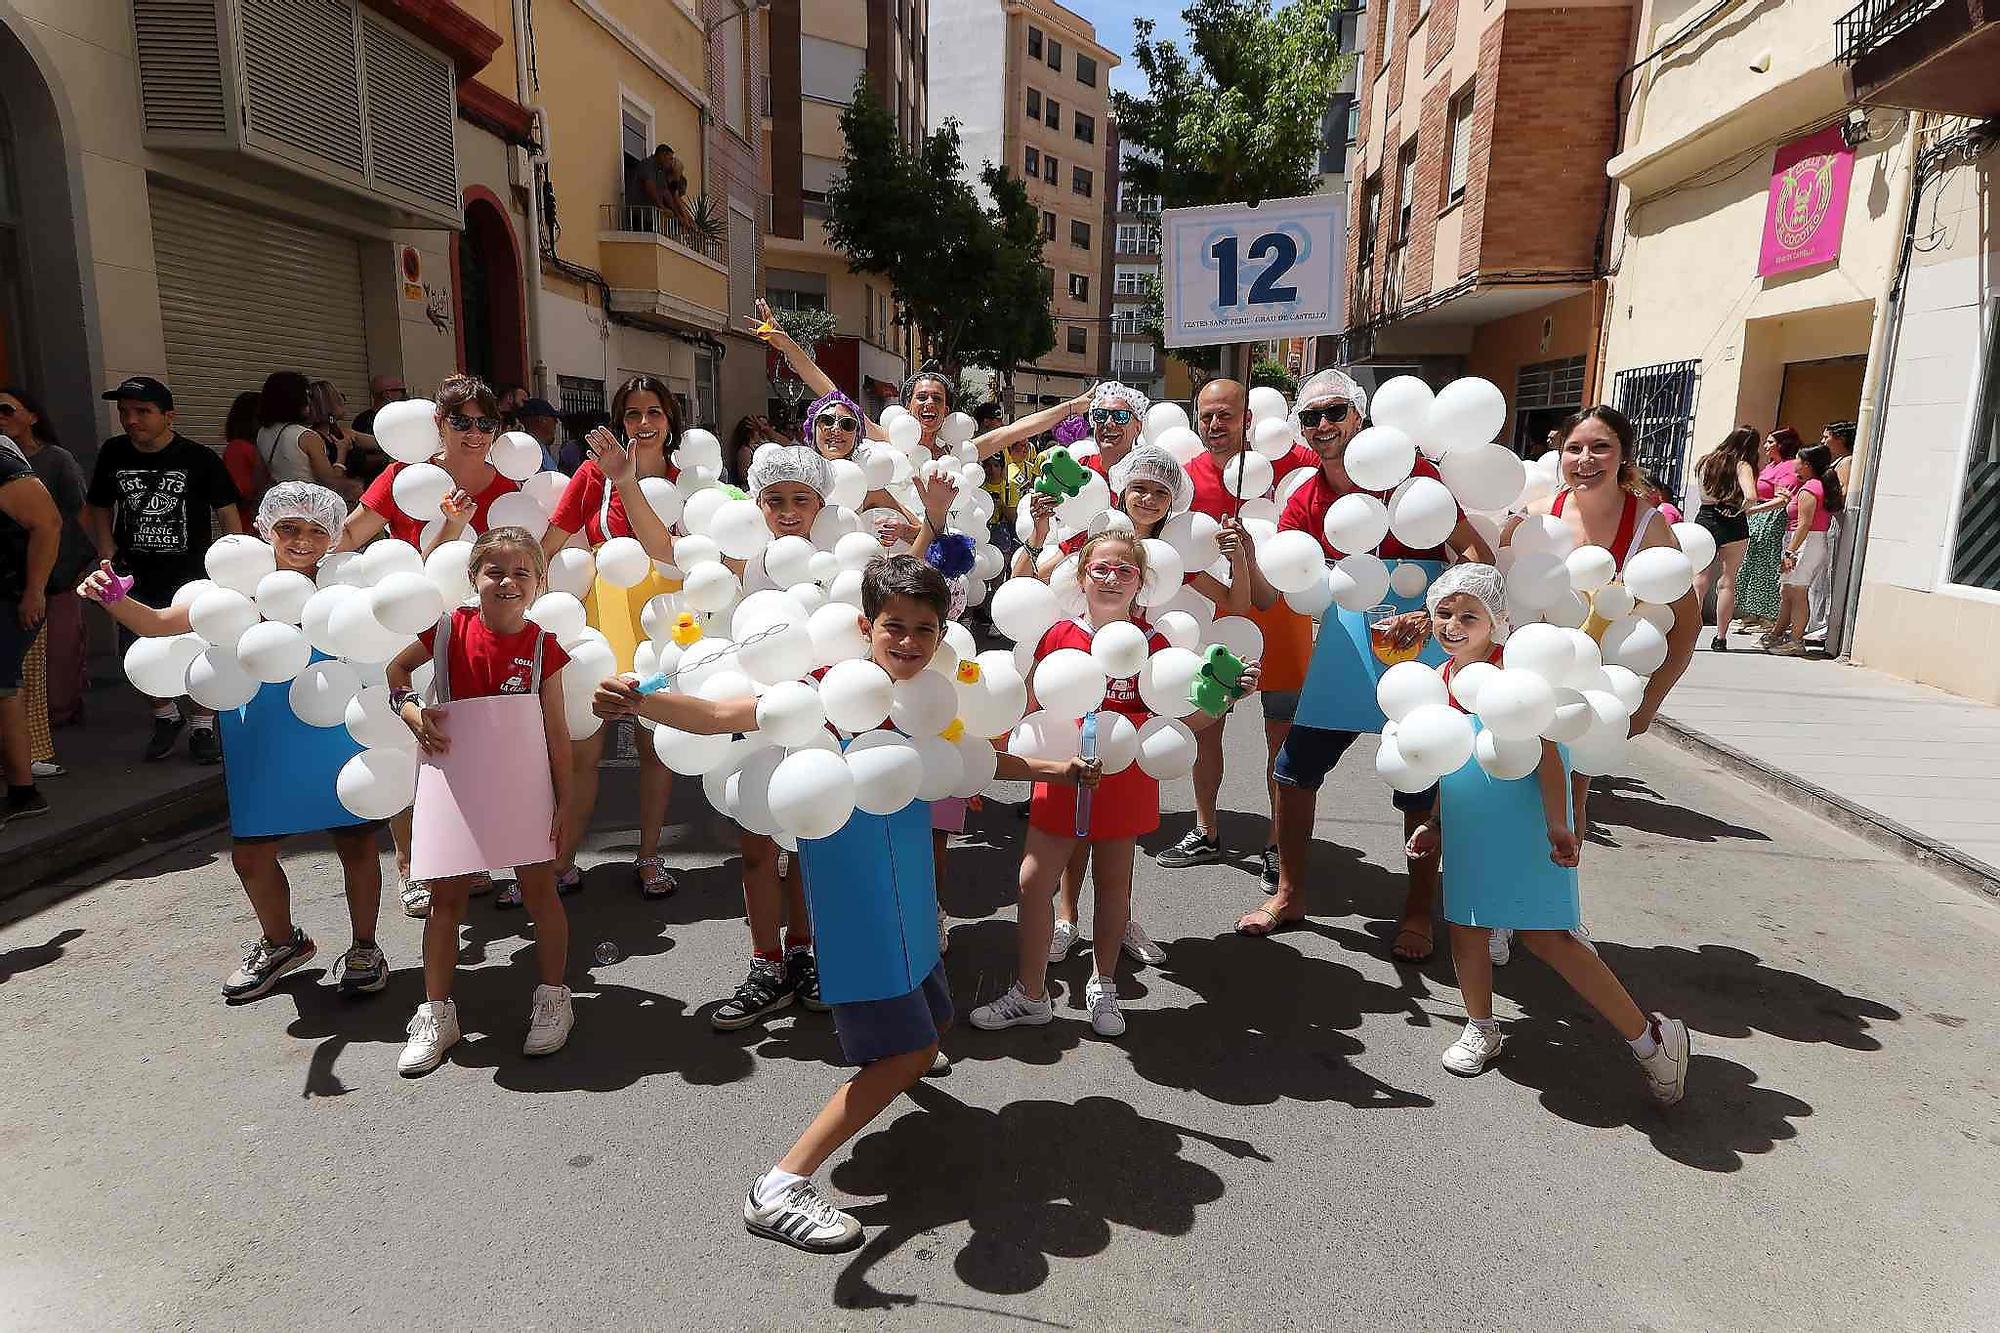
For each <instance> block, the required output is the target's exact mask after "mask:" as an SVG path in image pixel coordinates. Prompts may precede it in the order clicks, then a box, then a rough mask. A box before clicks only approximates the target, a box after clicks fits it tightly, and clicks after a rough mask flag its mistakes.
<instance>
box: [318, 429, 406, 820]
mask: <svg viewBox="0 0 2000 1333" xmlns="http://www.w3.org/2000/svg"><path fill="white" fill-rule="evenodd" d="M391 406H394V404H391ZM378 420H379V418H378ZM333 785H334V794H335V795H337V796H338V797H339V798H340V803H341V804H342V805H344V806H346V807H347V809H348V811H349V812H350V813H351V814H353V815H354V816H355V817H356V818H359V819H387V818H389V817H390V816H391V815H398V814H401V813H402V812H403V811H405V810H407V809H409V808H410V802H412V801H414V800H415V799H416V795H417V756H416V752H415V751H414V750H408V749H403V748H401V747H385V748H383V749H379V750H363V751H362V752H361V753H360V754H357V755H355V756H354V757H353V758H352V759H350V760H348V761H347V762H346V763H345V764H343V765H342V766H341V769H340V773H339V775H338V776H336V777H335V778H334V784H333Z"/></svg>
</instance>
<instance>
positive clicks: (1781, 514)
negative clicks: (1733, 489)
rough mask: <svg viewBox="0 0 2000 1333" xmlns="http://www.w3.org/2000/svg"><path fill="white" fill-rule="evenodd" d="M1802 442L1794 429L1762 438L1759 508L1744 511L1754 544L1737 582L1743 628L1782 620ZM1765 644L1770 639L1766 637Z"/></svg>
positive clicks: (1784, 428) (1745, 554) (1785, 428)
mask: <svg viewBox="0 0 2000 1333" xmlns="http://www.w3.org/2000/svg"><path fill="white" fill-rule="evenodd" d="M1803 447H1804V441H1802V440H1800V439H1799V433H1798V432H1797V431H1795V430H1793V429H1792V428H1791V427H1790V426H1780V427H1778V428H1777V429H1776V430H1774V431H1772V432H1771V433H1770V434H1769V435H1767V436H1765V437H1764V450H1763V454H1762V456H1761V467H1762V470H1761V471H1759V472H1758V473H1757V503H1756V504H1754V505H1751V506H1750V507H1749V508H1747V509H1746V510H1744V514H1745V516H1746V517H1747V518H1748V519H1749V520H1750V544H1749V546H1747V547H1746V548H1744V551H1743V563H1742V565H1741V566H1740V567H1739V568H1738V571H1737V576H1736V610H1737V613H1738V614H1739V615H1740V616H1741V617H1742V619H1743V620H1744V622H1745V623H1747V624H1750V625H1763V626H1766V627H1769V626H1773V625H1775V624H1776V623H1777V620H1778V575H1779V573H1780V570H1779V568H1778V566H1779V563H1780V562H1781V560H1782V559H1783V556H1784V545H1785V507H1786V506H1787V505H1789V504H1790V503H1791V502H1792V491H1793V489H1794V488H1795V487H1796V486H1797V485H1798V467H1797V462H1796V460H1797V459H1798V456H1799V450H1800V449H1801V448H1803ZM1765 637H1766V638H1768V637H1769V635H1766V636H1765Z"/></svg>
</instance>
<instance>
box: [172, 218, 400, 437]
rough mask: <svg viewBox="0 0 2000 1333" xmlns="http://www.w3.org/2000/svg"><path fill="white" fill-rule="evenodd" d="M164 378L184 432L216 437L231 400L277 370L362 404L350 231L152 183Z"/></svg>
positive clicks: (354, 407)
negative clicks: (319, 382)
mask: <svg viewBox="0 0 2000 1333" xmlns="http://www.w3.org/2000/svg"><path fill="white" fill-rule="evenodd" d="M148 194H149V196H150V198H151V202H152V210H153V256H154V259H155V261H156V262H157V264H158V266H159V275H160V319H161V322H162V324H164V325H165V329H166V342H167V383H168V384H169V385H170V386H171V387H172V388H173V391H174V405H175V408H176V409H177V414H178V415H177V422H178V425H179V429H180V431H181V433H182V434H183V435H186V436H187V437H188V438H190V439H195V440H200V441H202V442H203V443H206V444H215V443H219V442H220V441H221V439H222V422H223V418H224V417H225V416H227V415H228V412H229V404H230V403H231V402H233V401H234V400H235V398H236V395H237V394H239V393H242V392H244V391H245V390H255V389H257V388H259V387H261V386H262V385H263V383H264V377H265V376H266V375H268V374H270V373H271V372H272V371H274V370H297V371H302V372H304V374H305V375H306V376H307V377H308V378H310V379H327V380H332V381H333V382H334V384H335V385H337V386H339V388H340V392H341V393H342V394H343V395H344V396H345V397H346V399H347V404H348V410H349V411H351V412H360V411H361V410H362V409H363V408H365V407H366V406H367V405H368V339H367V334H366V332H365V329H364V323H363V318H362V309H361V247H360V245H359V244H358V243H357V242H356V241H354V240H353V239H352V238H351V237H346V236H340V235H336V234H333V233H330V232H323V231H314V230H312V229H311V228H310V227H305V226H301V225H299V224H298V223H295V222H287V221H282V220H280V219H278V218H274V217H270V216H267V215H265V214H262V213H253V212H251V211H250V210H248V209H245V208H242V207H239V206H235V205H228V204H218V203H214V202H212V201H210V200H208V199H203V198H199V197H197V196H195V195H191V194H184V193H182V192H180V191H178V190H170V189H164V188H162V187H160V186H157V185H155V186H152V187H150V188H149V190H148Z"/></svg>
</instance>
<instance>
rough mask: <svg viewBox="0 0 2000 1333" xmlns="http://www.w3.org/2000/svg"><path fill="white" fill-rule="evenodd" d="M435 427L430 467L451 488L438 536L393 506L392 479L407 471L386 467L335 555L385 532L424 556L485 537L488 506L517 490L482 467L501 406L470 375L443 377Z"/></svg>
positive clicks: (486, 466)
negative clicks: (436, 443)
mask: <svg viewBox="0 0 2000 1333" xmlns="http://www.w3.org/2000/svg"><path fill="white" fill-rule="evenodd" d="M437 426H438V437H439V438H440V440H442V441H443V444H444V447H443V448H442V449H440V450H439V451H438V452H437V454H436V455H435V456H434V457H432V459H431V462H433V463H435V464H437V465H438V466H439V467H441V468H443V469H444V470H445V471H446V472H448V473H450V474H451V482H452V491H451V494H449V495H447V496H445V498H444V521H443V522H442V523H441V524H440V525H439V526H438V529H437V531H436V532H435V533H433V534H432V535H431V536H430V537H429V538H428V539H426V537H425V535H424V534H425V530H426V528H427V527H428V526H429V525H428V524H426V523H425V522H424V521H423V520H422V519H418V518H412V517H410V516H409V515H408V514H405V513H404V512H403V510H402V508H401V506H399V505H398V504H397V503H396V478H397V477H398V476H399V475H401V473H402V471H403V469H404V468H406V467H408V466H410V465H409V464H408V463H391V464H389V466H388V467H386V468H384V469H383V470H382V473H381V475H380V476H378V477H376V478H375V480H374V481H373V482H370V483H369V486H368V489H367V490H366V491H364V492H363V493H362V495H361V506H360V508H358V509H356V510H355V511H354V512H353V513H351V514H349V515H348V516H347V523H346V525H345V526H343V527H342V528H341V530H340V540H339V542H337V543H335V546H334V549H335V550H340V551H358V550H360V549H361V548H362V547H363V546H365V545H367V544H368V543H369V542H371V541H373V540H374V539H375V538H376V537H377V536H378V535H380V533H381V532H382V531H383V529H385V528H386V529H388V532H389V535H390V536H391V537H394V538H395V539H396V540H398V541H405V542H408V543H409V544H410V545H412V546H414V547H416V548H417V549H418V550H420V551H422V552H423V553H424V554H425V555H429V554H430V553H431V552H432V551H433V550H435V549H436V548H437V547H438V546H439V545H440V544H441V543H444V542H449V541H457V540H458V539H459V538H461V537H464V538H468V539H469V538H472V537H476V536H478V535H479V534H480V533H482V532H484V531H486V511H487V510H488V509H490V508H492V506H493V502H494V501H495V500H498V499H499V498H500V497H501V496H503V495H509V494H511V493H513V492H514V491H518V490H520V489H521V487H520V484H519V483H518V482H513V481H509V480H508V479H507V478H505V477H503V476H501V475H500V474H499V472H497V471H495V470H494V468H493V465H492V464H490V463H488V462H487V461H486V451H487V450H488V449H491V448H492V447H493V441H494V438H495V437H496V436H498V435H499V434H500V402H499V400H498V399H497V398H496V397H494V394H493V390H492V389H490V388H488V387H487V386H486V383H485V381H483V380H481V379H479V378H478V377H477V376H473V375H448V376H446V377H445V381H444V383H442V384H440V385H438V392H437Z"/></svg>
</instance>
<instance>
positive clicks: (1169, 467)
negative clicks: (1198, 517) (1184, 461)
mask: <svg viewBox="0 0 2000 1333" xmlns="http://www.w3.org/2000/svg"><path fill="white" fill-rule="evenodd" d="M1134 477H1144V478H1146V479H1147V480H1148V481H1156V482H1158V483H1159V484H1160V485H1162V486H1164V487H1166V488H1167V490H1169V491H1170V492H1172V493H1173V497H1174V500H1173V508H1172V509H1171V510H1170V511H1169V513H1168V517H1170V518H1171V517H1172V516H1173V515H1175V514H1185V513H1186V512H1187V511H1188V509H1189V507H1190V506H1192V505H1193V504H1194V482H1193V480H1191V479H1190V478H1189V477H1188V474H1187V469H1186V468H1184V467H1182V466H1181V465H1180V464H1179V463H1178V462H1177V461H1175V459H1174V456H1173V455H1172V454H1170V453H1168V452H1167V451H1166V450H1165V449H1162V448H1160V446H1158V445H1157V444H1142V445H1139V446H1138V447H1137V448H1135V449H1133V450H1132V452H1131V453H1129V454H1126V455H1125V456H1124V457H1123V458H1121V459H1119V460H1118V461H1117V462H1116V463H1114V464H1112V466H1111V475H1110V477H1109V481H1110V482H1111V495H1112V498H1113V499H1114V500H1115V499H1116V498H1117V497H1118V496H1121V495H1123V494H1124V493H1125V488H1126V487H1127V486H1129V485H1131V484H1132V479H1133V478H1134Z"/></svg>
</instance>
